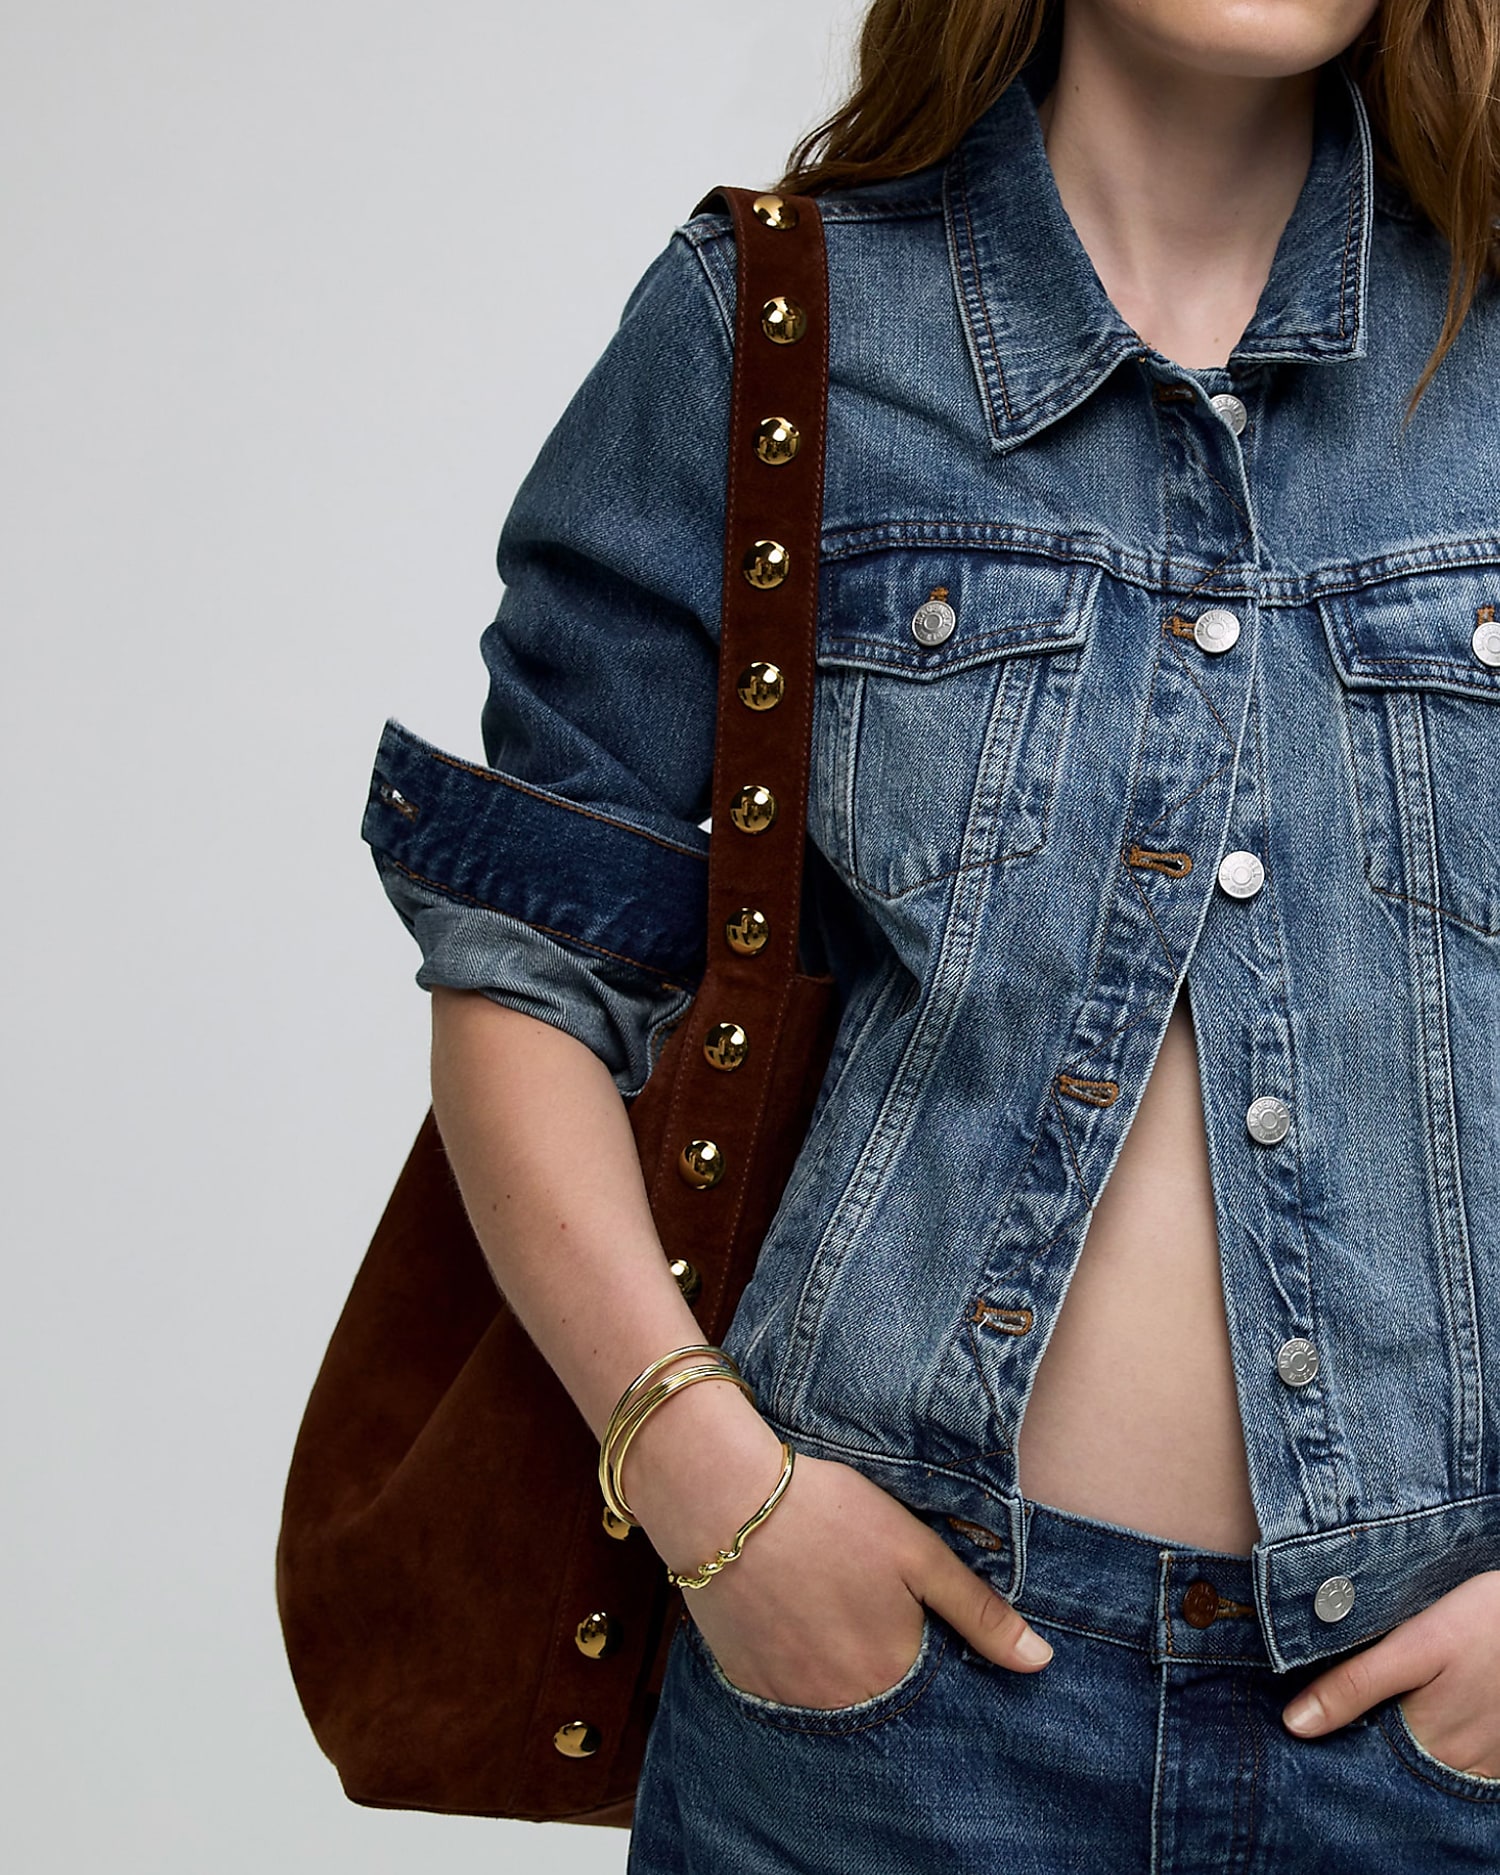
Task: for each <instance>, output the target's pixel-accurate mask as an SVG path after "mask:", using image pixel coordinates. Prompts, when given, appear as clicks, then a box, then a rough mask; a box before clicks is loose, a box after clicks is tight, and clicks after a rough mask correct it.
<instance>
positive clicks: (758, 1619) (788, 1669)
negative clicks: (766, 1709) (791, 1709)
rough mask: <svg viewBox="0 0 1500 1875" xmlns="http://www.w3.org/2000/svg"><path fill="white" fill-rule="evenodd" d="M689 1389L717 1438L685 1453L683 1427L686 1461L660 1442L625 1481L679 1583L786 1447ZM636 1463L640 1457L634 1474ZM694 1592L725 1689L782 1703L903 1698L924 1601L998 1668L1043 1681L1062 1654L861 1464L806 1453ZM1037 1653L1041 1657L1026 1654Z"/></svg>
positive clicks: (763, 1488) (742, 1511)
mask: <svg viewBox="0 0 1500 1875" xmlns="http://www.w3.org/2000/svg"><path fill="white" fill-rule="evenodd" d="M683 1391H684V1398H683V1399H682V1402H681V1404H683V1405H684V1406H686V1405H687V1397H688V1396H691V1395H693V1394H698V1395H700V1396H707V1397H705V1398H704V1399H703V1400H701V1401H700V1403H699V1411H700V1413H703V1412H706V1413H707V1415H709V1416H710V1417H714V1416H717V1417H718V1418H719V1420H720V1423H719V1425H718V1426H717V1427H716V1428H714V1429H712V1433H711V1436H694V1437H693V1438H692V1447H693V1448H694V1449H692V1450H689V1449H686V1446H687V1439H688V1417H689V1416H688V1415H687V1414H684V1415H683V1417H682V1419H680V1420H679V1421H678V1422H677V1426H676V1428H675V1430H676V1433H677V1441H676V1454H675V1462H668V1455H667V1453H666V1452H665V1451H664V1448H663V1445H662V1443H661V1442H660V1441H658V1443H657V1444H656V1445H655V1446H654V1447H653V1448H652V1451H651V1453H650V1454H649V1455H646V1454H643V1457H648V1459H649V1462H648V1463H647V1464H644V1465H642V1466H641V1467H640V1469H639V1471H637V1472H635V1473H633V1474H628V1475H627V1478H626V1481H625V1482H626V1495H627V1498H628V1500H629V1502H630V1505H631V1508H632V1510H633V1511H634V1513H635V1514H636V1515H637V1516H638V1517H639V1518H640V1520H641V1522H642V1524H643V1525H644V1526H645V1528H646V1530H647V1533H648V1534H649V1535H650V1537H651V1540H652V1543H653V1544H654V1545H655V1547H656V1548H657V1550H658V1551H659V1552H660V1553H661V1554H662V1555H663V1556H664V1557H665V1558H666V1560H667V1561H668V1562H669V1563H670V1564H671V1566H672V1567H673V1569H675V1570H677V1571H679V1572H682V1571H695V1570H697V1569H699V1568H700V1567H701V1565H702V1563H703V1562H704V1561H705V1560H706V1559H707V1558H708V1557H711V1556H712V1555H713V1554H714V1551H715V1550H716V1549H717V1548H718V1547H720V1546H721V1545H722V1546H724V1547H728V1545H729V1541H730V1538H731V1537H732V1536H733V1535H734V1532H735V1531H736V1530H737V1529H738V1527H739V1526H740V1524H742V1523H743V1522H744V1521H745V1519H746V1518H747V1517H748V1516H749V1515H750V1514H751V1512H752V1511H754V1510H755V1509H757V1508H758V1506H759V1505H760V1504H761V1503H763V1502H764V1500H765V1498H766V1497H767V1496H768V1495H769V1494H770V1491H771V1489H772V1487H773V1486H774V1484H775V1482H776V1479H777V1477H778V1475H779V1473H780V1468H781V1446H780V1441H779V1439H778V1438H777V1436H776V1434H775V1433H774V1432H773V1431H772V1429H771V1428H770V1427H769V1426H768V1425H767V1424H766V1422H765V1421H764V1420H762V1419H761V1418H760V1416H759V1414H757V1413H755V1412H754V1411H753V1409H750V1408H749V1407H748V1403H747V1402H745V1401H744V1399H743V1396H742V1395H735V1394H732V1393H731V1390H730V1389H728V1388H720V1387H709V1386H701V1387H692V1388H686V1389H684V1390H683ZM735 1401H738V1403H739V1404H738V1407H737V1406H736V1405H735V1404H734V1402H735ZM677 1403H678V1402H677V1401H675V1400H674V1401H673V1405H674V1406H675V1405H676V1404H677ZM741 1408H743V1409H745V1410H744V1411H743V1412H742V1411H741V1410H740V1409H741ZM747 1415H748V1417H747ZM667 1416H668V1415H667V1413H666V1411H665V1410H663V1411H662V1412H661V1413H659V1414H657V1415H654V1416H653V1417H654V1418H658V1419H660V1420H662V1421H663V1425H662V1427H661V1433H662V1435H666V1432H667V1428H666V1425H665V1421H666V1419H667ZM648 1426H649V1422H648ZM646 1430H647V1428H643V1429H642V1432H641V1435H640V1438H639V1439H638V1441H637V1443H639V1442H640V1440H641V1439H644V1436H645V1432H646ZM693 1431H694V1433H695V1434H708V1433H709V1431H710V1429H709V1428H699V1427H696V1426H695V1427H694V1429H693ZM634 1464H635V1449H634V1447H632V1450H631V1453H630V1455H629V1458H628V1460H627V1467H629V1466H633V1465H634ZM695 1472H696V1474H697V1482H696V1484H695V1483H694V1482H693V1477H692V1474H694V1473H695ZM683 1593H684V1599H685V1600H686V1602H687V1607H688V1612H689V1614H690V1615H691V1616H692V1617H693V1619H694V1620H695V1621H696V1623H697V1625H698V1628H699V1631H700V1632H701V1633H702V1635H703V1638H704V1640H705V1641H706V1642H707V1643H708V1646H709V1649H710V1651H711V1652H712V1653H713V1656H714V1658H715V1659H716V1660H717V1661H718V1663H719V1665H720V1667H721V1668H722V1669H723V1671H724V1674H725V1676H726V1677H727V1678H728V1679H729V1680H731V1681H732V1682H733V1683H734V1684H735V1685H736V1686H737V1687H739V1688H741V1689H742V1690H743V1691H745V1692H747V1693H755V1694H758V1695H759V1696H760V1697H761V1698H764V1699H773V1700H776V1701H778V1702H779V1703H781V1704H784V1705H796V1706H822V1707H834V1706H847V1705H853V1704H855V1703H856V1702H858V1701H860V1700H864V1699H870V1698H873V1697H874V1696H875V1695H876V1694H877V1693H882V1692H885V1691H886V1690H887V1689H888V1688H889V1687H892V1686H894V1685H895V1684H896V1682H897V1681H898V1680H899V1679H901V1678H902V1677H903V1675H904V1674H906V1673H907V1672H908V1671H909V1669H910V1668H911V1665H912V1663H913V1661H914V1660H915V1659H916V1657H917V1650H918V1647H919V1645H920V1643H921V1638H922V1623H923V1615H922V1609H923V1604H925V1605H926V1606H927V1607H928V1608H930V1609H932V1610H933V1611H934V1613H936V1614H938V1615H940V1616H942V1618H943V1619H944V1620H945V1621H947V1622H948V1623H949V1625H950V1626H951V1627H953V1628H955V1629H956V1630H957V1631H958V1632H959V1633H960V1634H961V1635H962V1636H963V1637H964V1639H965V1640H967V1641H968V1642H969V1643H970V1645H971V1646H972V1647H973V1648H974V1649H975V1651H976V1652H978V1653H980V1654H983V1655H984V1656H985V1658H986V1659H988V1660H992V1661H994V1662H995V1664H996V1665H997V1666H1002V1667H1009V1668H1011V1669H1013V1670H1015V1671H1017V1672H1034V1671H1036V1669H1037V1668H1038V1667H1041V1666H1044V1665H1045V1664H1046V1662H1047V1660H1048V1659H1050V1658H1051V1653H1052V1650H1051V1648H1050V1647H1049V1646H1048V1645H1047V1643H1046V1642H1045V1641H1043V1640H1042V1639H1041V1637H1040V1636H1039V1635H1037V1634H1035V1633H1034V1632H1033V1631H1032V1630H1031V1629H1030V1628H1029V1627H1028V1626H1027V1624H1026V1623H1025V1621H1023V1620H1022V1618H1021V1616H1020V1615H1018V1614H1017V1613H1016V1612H1015V1610H1014V1609H1013V1608H1012V1607H1011V1606H1010V1604H1009V1603H1008V1602H1006V1601H1004V1600H1003V1599H1002V1598H1001V1597H1000V1596H998V1595H997V1594H995V1592H994V1590H993V1589H991V1588H990V1586H989V1584H988V1583H987V1582H985V1581H984V1579H983V1578H982V1577H981V1576H979V1575H978V1574H976V1572H975V1571H974V1570H972V1569H970V1568H969V1567H968V1565H967V1564H966V1563H964V1562H963V1561H961V1560H960V1558H959V1557H958V1556H957V1555H956V1554H955V1553H954V1552H953V1550H951V1549H950V1548H949V1547H948V1545H947V1544H946V1543H945V1542H944V1541H943V1540H942V1538H941V1537H940V1536H938V1534H937V1533H936V1531H934V1530H932V1529H931V1528H929V1526H928V1525H927V1524H925V1523H924V1522H923V1521H922V1520H921V1519H920V1518H919V1517H916V1516H914V1515H913V1514H912V1512H911V1511H909V1510H908V1509H907V1508H906V1506H905V1505H904V1504H902V1503H901V1502H900V1501H899V1500H898V1499H897V1498H894V1497H892V1496H891V1495H890V1493H889V1492H887V1491H884V1490H882V1489H881V1488H880V1486H879V1485H877V1484H875V1483H874V1482H873V1481H872V1480H871V1479H869V1478H867V1477H866V1476H865V1475H864V1473H863V1472H861V1471H857V1470H856V1469H855V1468H854V1467H853V1466H850V1465H842V1464H837V1463H834V1462H832V1461H830V1460H827V1459H819V1458H812V1457H810V1456H808V1455H807V1454H805V1453H799V1454H798V1456H797V1460H796V1466H795V1469H794V1471H793V1473H792V1478H791V1482H790V1483H789V1484H788V1486H787V1488H786V1491H785V1492H784V1493H783V1495H782V1498H781V1501H780V1503H779V1504H777V1506H776V1508H775V1509H774V1510H773V1511H772V1512H771V1515H770V1516H769V1517H768V1518H767V1519H766V1521H765V1522H764V1523H763V1524H762V1525H761V1526H760V1527H759V1528H758V1529H757V1530H755V1531H753V1532H752V1533H751V1535H750V1536H749V1537H748V1538H747V1539H746V1541H745V1547H744V1550H743V1551H742V1553H741V1554H740V1556H739V1558H738V1559H737V1560H736V1561H735V1562H733V1563H731V1564H729V1565H728V1566H727V1567H726V1568H724V1569H723V1570H721V1571H720V1572H719V1573H718V1574H717V1575H715V1576H713V1577H712V1578H711V1579H710V1580H709V1582H708V1583H707V1584H706V1586H705V1587H703V1588H701V1589H687V1590H684V1592H683ZM1028 1641H1029V1642H1030V1643H1032V1644H1033V1646H1034V1647H1035V1650H1036V1652H1035V1653H1034V1654H1033V1655H1028V1654H1027V1653H1026V1651H1025V1647H1026V1643H1027V1642H1028Z"/></svg>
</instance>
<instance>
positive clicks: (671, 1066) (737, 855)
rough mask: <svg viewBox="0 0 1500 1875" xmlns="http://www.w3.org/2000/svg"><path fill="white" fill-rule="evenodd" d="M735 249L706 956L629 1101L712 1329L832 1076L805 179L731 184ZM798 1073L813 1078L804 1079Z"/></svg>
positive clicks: (817, 253) (814, 376) (816, 268)
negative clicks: (810, 923)
mask: <svg viewBox="0 0 1500 1875" xmlns="http://www.w3.org/2000/svg"><path fill="white" fill-rule="evenodd" d="M719 202H722V203H723V204H724V205H725V206H726V207H727V209H728V211H729V214H730V216H731V218H732V220H733V223H734V232H735V242H736V254H737V270H738V271H737V285H736V306H735V338H734V373H733V383H732V389H731V407H730V421H729V458H728V463H727V465H726V476H727V480H726V500H725V521H724V577H723V603H722V615H721V620H722V622H721V636H720V647H719V675H718V691H717V721H716V727H715V740H714V771H713V792H712V802H713V805H712V822H711V830H710V835H709V843H708V901H707V906H708V930H707V937H706V948H705V956H706V959H707V962H706V966H705V970H704V974H703V977H702V980H701V982H700V983H699V986H698V989H697V992H696V994H695V996H694V998H693V1002H692V1005H691V1007H690V1008H689V1009H688V1011H687V1013H686V1015H685V1016H684V1017H683V1018H682V1019H681V1021H680V1023H679V1025H678V1029H677V1031H675V1032H674V1033H673V1034H672V1036H671V1038H670V1040H669V1041H668V1043H667V1045H666V1047H665V1048H664V1050H663V1052H662V1054H661V1057H660V1059H659V1060H658V1061H657V1063H656V1065H655V1067H654V1069H653V1070H652V1073H651V1076H650V1079H649V1080H648V1082H647V1084H646V1086H645V1087H644V1088H643V1089H642V1090H641V1092H640V1093H639V1094H638V1095H637V1097H636V1099H635V1102H634V1105H633V1107H632V1120H633V1124H634V1125H635V1129H636V1138H637V1144H638V1147H639V1149H640V1155H641V1161H642V1165H643V1168H644V1169H645V1173H646V1180H647V1192H648V1197H649V1200H650V1204H651V1211H652V1216H653V1219H654V1221H655V1223H656V1227H657V1230H658V1233H659V1235H660V1237H661V1241H662V1244H663V1246H664V1248H665V1249H666V1252H667V1255H668V1257H669V1259H670V1260H671V1261H672V1263H673V1267H674V1270H675V1272H676V1274H677V1277H678V1281H679V1282H680V1283H681V1284H682V1286H683V1291H684V1294H685V1295H686V1296H687V1298H688V1300H689V1301H690V1302H691V1303H692V1304H693V1307H694V1309H695V1310H696V1312H697V1315H698V1319H699V1321H700V1323H701V1324H702V1326H703V1329H704V1332H705V1335H706V1336H707V1337H708V1339H710V1340H714V1339H716V1338H717V1337H718V1336H719V1335H721V1334H722V1333H723V1332H724V1331H725V1330H726V1329H727V1328H728V1326H729V1320H730V1317H731V1315H732V1314H733V1311H734V1308H735V1305H736V1303H737V1301H738V1299H739V1294H740V1292H741V1290H742V1289H743V1288H744V1285H745V1283H746V1282H747V1281H748V1279H749V1276H750V1273H751V1271H752V1270H753V1269H754V1266H755V1258H756V1253H757V1251H758V1248H759V1243H760V1238H761V1236H762V1235H763V1233H764V1230H765V1228H766V1227H767V1225H768V1224H769V1222H770V1218H771V1215H772V1213H773V1211H774V1209H775V1205H776V1201H777V1199H778V1198H779V1196H780V1191H781V1186H782V1185H783V1184H784V1183H785V1179H786V1175H787V1172H788V1170H789V1167H790V1162H791V1159H792V1158H794V1157H795V1155H796V1150H797V1147H798V1145H799V1144H800V1137H799V1136H798V1134H797V1130H796V1129H797V1128H798V1126H805V1124H806V1120H807V1113H808V1106H809V1104H810V1103H809V1101H808V1100H807V1098H806V1094H807V1092H808V1091H809V1090H807V1089H805V1088H804V1087H803V1086H802V1084H801V1081H802V1080H805V1079H806V1078H807V1076H808V1075H809V1074H812V1075H814V1077H816V1076H817V1075H820V1074H821V1072H822V1065H823V1064H822V1062H821V1061H820V1060H818V1058H817V1057H818V1054H819V1052H820V1051H821V1052H822V1054H823V1055H825V1056H826V1052H827V1045H828V1035H827V1031H826V1020H827V1018H826V1005H827V1003H828V1001H829V991H830V989H831V984H832V980H831V979H830V978H828V977H818V978H812V977H807V976H805V975H802V974H801V973H799V971H798V969H797V963H798V932H799V926H800V921H801V908H802V875H803V858H804V852H805V839H806V827H807V801H808V776H809V769H810V766H811V759H810V757H811V741H812V725H813V679H814V668H815V661H814V647H815V642H816V630H817V606H818V563H819V550H820V545H821V539H822V517H823V465H824V431H825V426H826V417H827V401H828V271H827V257H826V253H825V249H824V242H823V223H822V217H821V215H820V214H819V212H818V205H817V203H816V202H815V201H814V200H813V199H812V198H811V197H809V196H780V195H757V194H756V193H755V192H754V191H752V190H749V189H730V188H720V189H716V190H714V191H712V192H711V193H710V194H709V195H707V196H705V197H704V198H703V201H702V202H700V204H699V209H700V210H701V209H702V208H704V207H705V206H708V205H710V204H714V203H719ZM799 1077H801V1079H799Z"/></svg>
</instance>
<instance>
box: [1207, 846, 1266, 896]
mask: <svg viewBox="0 0 1500 1875" xmlns="http://www.w3.org/2000/svg"><path fill="white" fill-rule="evenodd" d="M1265 879H1266V869H1265V867H1264V866H1262V865H1261V863H1260V860H1259V859H1258V858H1257V857H1256V855H1255V854H1254V853H1226V854H1225V855H1224V857H1223V858H1222V859H1221V860H1220V861H1219V884H1220V885H1221V886H1222V887H1223V888H1224V890H1225V891H1226V892H1227V893H1228V894H1229V896H1230V897H1231V898H1254V897H1255V895H1256V893H1257V892H1258V891H1259V890H1260V888H1261V887H1262V885H1264V884H1265Z"/></svg>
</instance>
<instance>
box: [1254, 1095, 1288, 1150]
mask: <svg viewBox="0 0 1500 1875" xmlns="http://www.w3.org/2000/svg"><path fill="white" fill-rule="evenodd" d="M1291 1123H1292V1110H1291V1108H1290V1107H1287V1106H1284V1105H1283V1104H1282V1102H1281V1101H1279V1100H1277V1099H1275V1098H1274V1096H1272V1095H1270V1094H1262V1095H1261V1097H1260V1099H1259V1100H1252V1101H1251V1102H1250V1105H1249V1106H1248V1107H1247V1108H1246V1109H1245V1124H1246V1126H1248V1127H1249V1129H1250V1137H1251V1138H1252V1139H1258V1140H1259V1141H1260V1143H1261V1144H1262V1145H1263V1146H1274V1145H1275V1144H1276V1142H1277V1140H1279V1139H1285V1138H1286V1135H1287V1128H1288V1127H1289V1126H1290V1125H1291Z"/></svg>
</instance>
